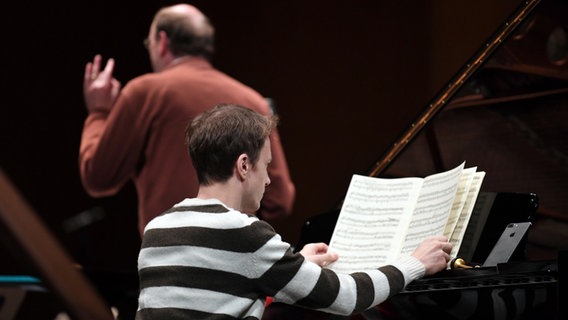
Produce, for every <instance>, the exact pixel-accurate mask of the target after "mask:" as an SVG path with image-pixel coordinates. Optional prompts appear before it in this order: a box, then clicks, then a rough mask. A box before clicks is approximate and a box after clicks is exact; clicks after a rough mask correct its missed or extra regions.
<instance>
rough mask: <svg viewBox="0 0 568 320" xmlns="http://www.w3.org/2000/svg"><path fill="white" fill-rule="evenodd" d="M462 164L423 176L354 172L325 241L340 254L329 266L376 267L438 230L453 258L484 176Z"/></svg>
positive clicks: (345, 269) (351, 269) (347, 269)
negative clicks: (449, 247) (402, 176)
mask: <svg viewBox="0 0 568 320" xmlns="http://www.w3.org/2000/svg"><path fill="white" fill-rule="evenodd" d="M464 167H465V162H463V163H461V164H460V165H459V166H457V167H455V168H454V169H451V170H448V171H446V172H441V173H437V174H433V175H430V176H428V177H425V178H418V177H407V178H396V179H384V178H375V177H368V176H362V175H353V177H352V179H351V183H350V185H349V188H348V191H347V195H346V198H345V201H344V203H343V206H342V208H341V211H340V213H339V217H338V220H337V224H336V226H335V229H334V231H333V234H332V237H331V241H330V244H329V246H330V250H332V251H335V252H337V253H338V254H339V257H340V258H339V260H338V261H336V262H335V263H333V264H331V265H330V266H329V268H331V269H334V270H336V271H339V272H355V271H360V270H366V269H375V268H377V267H380V266H382V265H385V264H388V263H389V262H391V261H393V260H395V259H397V258H398V257H400V256H401V255H409V254H411V253H412V252H413V251H414V249H415V248H416V247H417V246H418V244H420V242H421V241H422V240H423V239H425V238H426V237H428V236H432V235H441V234H443V235H446V236H447V237H448V238H449V239H450V242H452V243H453V250H452V254H451V256H452V257H455V256H456V254H457V252H458V250H459V247H460V245H461V239H462V238H463V234H464V233H465V230H466V227H467V223H468V221H469V218H470V216H471V213H472V211H473V207H474V204H475V200H476V198H477V195H478V194H479V190H480V187H481V184H482V182H483V178H484V177H485V172H483V171H479V172H478V171H477V168H476V167H472V168H464Z"/></svg>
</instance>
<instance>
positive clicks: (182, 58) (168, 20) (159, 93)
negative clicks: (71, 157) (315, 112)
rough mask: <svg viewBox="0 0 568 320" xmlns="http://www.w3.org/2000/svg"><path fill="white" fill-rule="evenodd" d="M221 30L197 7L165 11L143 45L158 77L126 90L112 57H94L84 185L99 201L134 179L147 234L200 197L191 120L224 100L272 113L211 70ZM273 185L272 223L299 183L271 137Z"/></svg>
mask: <svg viewBox="0 0 568 320" xmlns="http://www.w3.org/2000/svg"><path fill="white" fill-rule="evenodd" d="M214 37H215V30H214V28H213V26H212V25H211V23H210V22H209V19H208V18H207V17H206V16H205V15H204V14H203V13H202V12H201V11H199V10H198V9H197V8H195V7H193V6H191V5H188V4H177V5H173V6H168V7H164V8H162V9H160V10H159V11H158V12H157V13H156V15H155V16H154V19H153V20H152V24H151V26H150V28H149V32H148V37H147V39H146V41H145V44H146V47H147V49H148V54H149V56H150V61H151V63H152V68H153V71H154V72H153V73H149V74H145V75H142V76H139V77H137V78H134V79H132V80H131V81H130V82H128V83H127V84H126V85H125V86H124V88H123V89H122V90H121V86H120V83H119V82H118V80H117V79H115V78H114V77H113V71H114V65H115V61H114V59H109V60H108V62H107V63H106V65H105V67H104V69H103V68H102V57H101V56H100V55H96V56H95V58H94V60H93V61H92V62H88V63H87V64H86V66H85V75H84V78H83V93H84V98H85V104H86V106H87V110H88V112H89V115H88V117H87V118H86V119H85V122H84V126H83V134H82V137H81V146H80V154H79V168H80V173H81V181H82V183H83V186H84V188H85V190H86V191H87V192H88V193H89V195H91V196H93V197H105V196H111V195H115V194H117V193H118V192H119V191H120V190H121V188H122V187H123V186H124V185H125V184H126V183H127V182H128V181H129V180H131V181H132V182H133V183H134V186H135V187H136V193H137V196H138V223H139V231H140V234H142V232H143V230H144V226H145V225H146V223H147V222H148V221H150V220H151V219H152V218H153V217H155V216H157V215H158V214H160V213H162V212H164V211H165V210H167V209H168V208H170V207H171V206H173V205H174V204H175V203H177V202H179V201H181V200H183V199H184V198H187V197H194V196H195V195H196V194H197V189H198V181H197V177H196V176H195V170H194V169H193V168H192V166H191V162H190V161H187V154H186V150H185V147H184V145H183V134H184V130H185V127H186V125H187V123H188V122H189V121H191V119H193V118H194V117H195V116H197V115H198V114H200V113H201V112H203V111H205V110H206V109H208V108H211V107H212V106H214V105H216V104H218V103H237V104H240V105H243V106H245V107H247V108H251V109H253V110H255V111H257V112H259V113H261V114H265V115H268V114H270V113H271V110H270V108H269V105H268V103H267V101H266V99H264V98H263V97H262V96H261V95H260V94H259V93H258V92H256V91H255V90H253V89H252V88H250V87H248V86H246V85H245V84H243V83H241V82H239V81H237V80H236V79H234V78H232V77H230V76H228V75H227V74H225V73H223V72H221V71H219V70H217V69H216V68H215V67H214V66H212V64H211V62H210V59H211V57H212V55H213V53H214ZM271 142H272V156H273V165H272V166H271V167H270V171H269V174H270V178H271V179H272V182H273V184H272V186H271V188H270V189H269V190H267V192H266V196H265V197H264V199H263V201H262V205H261V207H260V208H257V209H258V210H257V211H258V212H256V213H257V214H258V215H259V217H261V218H262V219H265V220H267V221H269V222H270V221H273V220H278V219H281V218H283V217H286V216H288V215H290V214H291V213H292V209H293V204H294V199H295V186H294V183H293V182H292V180H291V178H290V174H289V170H288V165H287V163H286V158H285V155H284V149H283V146H282V144H281V143H280V138H279V134H278V132H277V131H274V132H273V133H272V135H271Z"/></svg>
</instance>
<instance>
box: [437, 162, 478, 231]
mask: <svg viewBox="0 0 568 320" xmlns="http://www.w3.org/2000/svg"><path fill="white" fill-rule="evenodd" d="M475 171H477V167H471V168H466V169H463V171H462V175H461V178H460V182H459V184H458V190H457V191H456V197H455V199H454V204H453V205H452V210H451V212H450V216H449V217H448V222H447V223H446V228H445V229H444V235H445V236H446V237H448V239H450V238H451V237H452V233H453V232H454V229H455V228H456V225H457V223H458V221H459V218H460V215H461V213H462V210H463V207H464V205H465V203H466V200H467V197H468V194H469V188H470V187H471V182H472V180H473V176H474V174H475Z"/></svg>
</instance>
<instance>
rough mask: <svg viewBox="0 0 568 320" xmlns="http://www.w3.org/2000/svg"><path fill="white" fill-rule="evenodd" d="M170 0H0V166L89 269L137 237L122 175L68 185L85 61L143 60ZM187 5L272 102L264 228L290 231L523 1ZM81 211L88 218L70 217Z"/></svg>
mask: <svg viewBox="0 0 568 320" xmlns="http://www.w3.org/2000/svg"><path fill="white" fill-rule="evenodd" d="M172 3H174V2H172V1H76V2H53V1H41V2H37V3H28V2H21V1H19V2H16V1H4V2H2V5H1V10H0V12H1V13H0V14H1V15H2V17H1V21H2V22H1V23H2V28H1V30H2V31H1V34H2V37H1V38H0V39H1V41H2V51H3V59H2V73H1V74H2V86H1V88H2V111H1V116H0V168H2V170H4V171H5V172H6V174H7V175H8V176H9V177H10V178H11V180H12V181H13V182H14V184H15V185H16V186H17V188H18V189H19V190H20V191H21V192H22V194H23V195H24V197H25V198H26V199H27V200H28V201H29V203H30V204H31V206H32V207H33V208H34V209H35V210H36V211H37V213H38V215H39V216H40V217H41V219H42V220H43V221H44V222H45V223H46V225H47V226H48V227H49V228H50V230H52V231H53V232H54V234H55V235H56V237H57V238H58V239H59V240H61V242H62V244H63V245H64V247H65V248H66V249H67V250H69V252H70V254H71V255H72V256H73V258H74V259H76V260H77V261H78V262H79V263H81V264H82V265H84V266H87V267H91V268H103V269H105V268H108V269H113V270H121V269H128V270H131V269H132V268H133V267H135V264H136V256H137V254H138V246H139V237H138V233H137V223H136V208H135V205H136V204H135V193H134V191H133V188H132V186H131V185H128V186H127V188H126V189H125V190H124V191H123V192H121V193H120V194H119V195H117V196H115V197H109V198H104V199H93V198H91V197H89V196H88V195H87V194H86V193H85V192H84V190H83V188H82V186H81V183H80V179H79V175H78V167H77V158H78V148H79V141H80V135H81V128H82V124H83V120H84V119H85V117H86V114H87V113H86V110H85V106H84V103H83V98H82V77H83V70H84V66H85V63H86V62H87V61H90V60H91V59H92V58H93V56H94V55H95V54H97V53H101V54H102V55H103V58H104V59H105V60H106V59H107V58H109V57H113V58H115V59H116V63H117V64H116V68H115V76H116V78H118V79H119V80H120V81H121V82H122V83H123V84H125V83H126V82H127V81H128V80H130V79H132V78H133V77H135V76H138V75H140V74H142V73H146V72H150V71H151V69H150V64H149V61H148V56H147V53H146V51H145V49H144V47H143V45H142V40H143V39H144V38H145V37H146V35H147V32H148V28H149V25H150V22H151V19H152V17H153V14H154V13H155V11H156V10H157V9H158V8H160V7H162V6H164V5H167V4H172ZM191 3H192V4H194V5H196V6H197V7H198V8H200V9H201V10H202V11H203V12H204V13H205V14H207V15H208V16H209V17H210V19H211V21H212V23H213V24H214V25H215V26H216V30H217V41H216V45H217V54H216V55H215V57H214V61H213V63H214V65H216V66H217V67H218V68H220V69H221V70H223V71H225V72H226V73H228V74H229V75H232V76H234V77H235V78H237V79H239V80H241V81H242V82H244V83H246V84H248V85H250V86H251V87H253V88H255V89H256V90H258V91H259V92H260V93H261V94H263V95H264V96H266V97H270V98H272V99H273V100H274V101H275V103H276V107H277V110H278V112H279V114H280V116H281V126H280V133H281V138H282V141H283V145H284V148H285V151H286V154H287V160H288V162H289V167H290V171H291V175H292V178H293V180H294V181H295V183H296V188H297V201H296V205H295V210H294V214H293V216H292V217H290V218H288V219H286V220H283V221H279V222H276V223H275V224H274V226H275V228H276V229H277V231H279V232H280V233H281V234H282V236H283V238H284V240H286V241H289V242H291V243H295V242H296V241H297V240H298V237H299V233H300V228H301V226H302V224H303V223H304V221H305V220H306V219H307V218H309V217H311V216H313V215H316V214H319V213H323V212H326V211H327V210H329V209H331V208H333V207H335V206H336V205H337V204H338V203H339V202H340V201H341V199H342V198H343V196H344V194H345V192H346V190H347V186H348V183H349V180H350V178H351V175H352V174H354V173H359V174H365V173H366V172H367V170H369V169H370V168H371V167H372V165H373V164H374V163H375V161H376V160H377V159H378V158H379V157H380V156H381V155H382V154H383V152H384V151H385V150H387V148H389V147H390V145H391V143H392V142H393V141H394V140H395V139H396V138H397V136H398V135H399V134H400V133H401V132H402V130H404V129H406V127H407V126H408V125H409V124H410V123H411V122H412V121H413V120H414V119H415V118H416V117H417V115H418V114H420V113H421V112H422V110H423V109H424V108H425V107H426V106H427V104H428V102H429V100H430V99H431V98H432V97H433V96H434V95H435V93H436V92H438V91H439V90H440V89H441V88H443V86H444V85H445V83H446V82H447V81H448V80H449V79H450V77H451V76H452V75H454V74H455V73H456V72H457V71H458V70H459V69H460V68H461V67H462V66H463V64H464V63H465V62H466V61H467V59H469V58H470V57H471V56H472V55H473V53H474V52H475V51H476V50H477V49H478V48H479V47H481V46H482V45H483V43H484V41H485V40H486V39H488V37H489V36H490V35H491V34H492V33H493V32H494V31H495V30H496V29H497V27H498V26H499V25H500V24H501V23H502V22H504V21H505V19H506V18H507V17H508V16H509V14H510V13H511V12H512V11H513V10H514V9H515V8H516V7H517V5H519V4H520V3H521V2H520V1H512V0H507V1H505V0H502V1H494V0H482V1H481V0H480V1H467V2H466V1H452V0H447V1H376V0H355V1H339V0H337V1H336V0H332V1H297V0H291V1H283V0H282V1H280V0H279V1H252V0H249V1H193V2H191ZM459 162H461V160H460V161H459ZM447 165H448V168H449V167H453V166H454V165H457V163H448V164H447ZM432 173H434V172H432V171H430V172H427V171H424V172H421V173H416V174H420V175H422V176H425V175H428V174H432ZM491 175H492V173H491V172H489V173H488V178H486V179H491ZM0 196H1V195H0ZM84 212H87V213H88V214H89V215H90V217H94V220H93V221H92V222H90V223H89V224H87V225H85V226H77V225H73V224H71V225H70V223H72V222H76V221H77V219H78V217H81V216H80V214H81V213H84ZM6 245H7V246H10V245H11V244H6ZM5 261H8V263H7V264H5V266H4V267H6V265H10V261H11V260H10V259H8V260H5Z"/></svg>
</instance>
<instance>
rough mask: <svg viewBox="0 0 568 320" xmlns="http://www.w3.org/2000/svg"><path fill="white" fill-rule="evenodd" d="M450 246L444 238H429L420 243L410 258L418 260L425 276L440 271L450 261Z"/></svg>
mask: <svg viewBox="0 0 568 320" xmlns="http://www.w3.org/2000/svg"><path fill="white" fill-rule="evenodd" d="M451 251H452V244H451V243H449V242H448V238H447V237H445V236H434V237H429V238H427V239H425V240H424V241H422V242H421V243H420V245H418V247H417V248H416V250H414V253H413V254H412V256H414V257H415V258H417V259H418V260H420V262H422V264H423V265H424V267H425V268H426V275H431V274H434V273H436V272H439V271H442V270H444V269H445V268H446V266H447V264H448V262H449V261H450V252H451Z"/></svg>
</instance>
